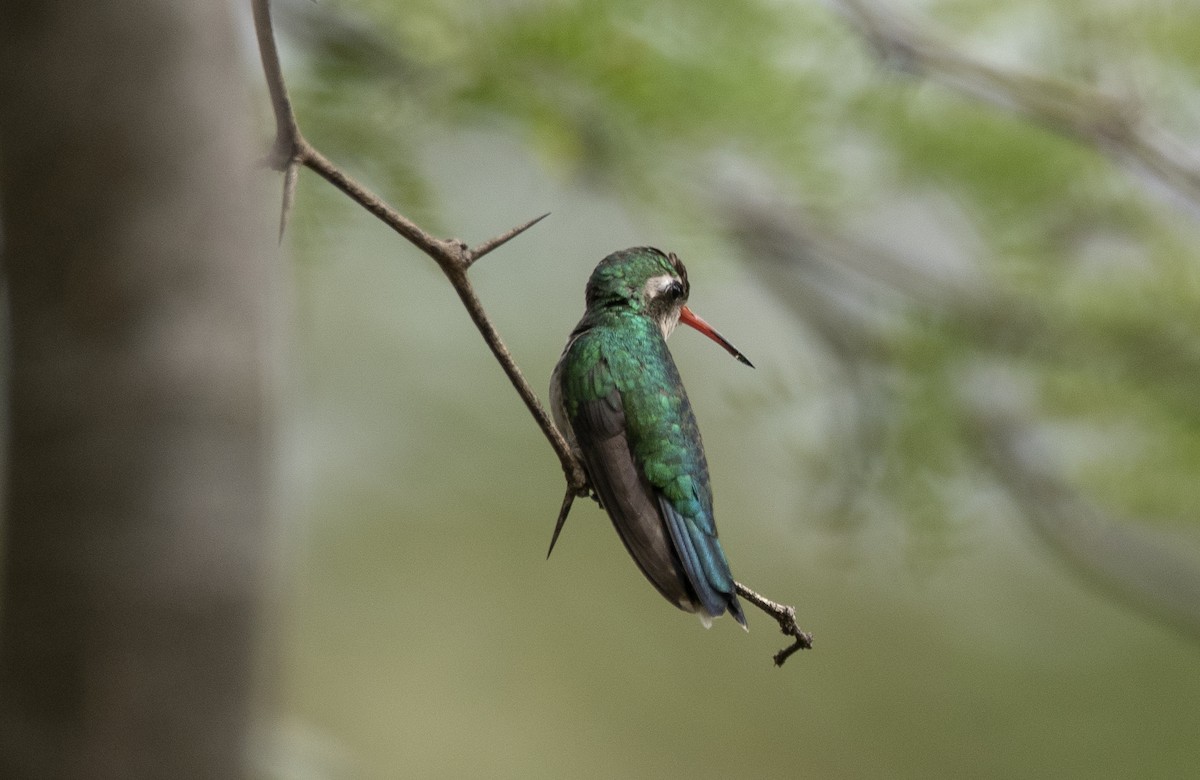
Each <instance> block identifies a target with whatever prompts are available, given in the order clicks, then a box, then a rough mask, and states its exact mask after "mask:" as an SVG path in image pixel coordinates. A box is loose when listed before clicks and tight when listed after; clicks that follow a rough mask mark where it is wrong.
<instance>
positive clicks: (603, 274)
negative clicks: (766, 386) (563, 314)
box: [587, 247, 752, 366]
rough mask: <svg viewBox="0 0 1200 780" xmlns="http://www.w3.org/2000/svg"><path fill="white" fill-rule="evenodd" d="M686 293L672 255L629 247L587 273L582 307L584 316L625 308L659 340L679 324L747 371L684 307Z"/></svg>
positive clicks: (718, 337) (725, 343)
mask: <svg viewBox="0 0 1200 780" xmlns="http://www.w3.org/2000/svg"><path fill="white" fill-rule="evenodd" d="M690 292H691V287H690V286H689V285H688V275H687V268H686V267H685V266H684V265H683V261H682V260H680V259H679V257H678V256H677V255H676V254H675V253H674V252H670V253H664V252H662V251H661V250H659V249H655V248H653V247H634V248H632V249H625V250H622V251H620V252H613V253H612V254H611V255H609V256H608V257H606V258H604V259H603V260H601V261H600V264H599V265H597V266H596V270H594V271H592V276H591V278H590V279H588V283H587V308H588V311H599V310H602V309H608V308H626V309H629V310H631V311H633V312H635V313H638V314H641V315H643V316H645V317H648V318H649V319H650V320H651V321H652V322H654V324H655V325H657V326H658V328H659V330H660V331H662V335H663V338H664V339H665V338H667V337H668V336H670V335H671V332H672V331H673V330H675V326H676V325H678V324H679V323H680V322H683V324H685V325H688V326H690V327H692V328H695V329H696V330H698V331H700V332H701V333H703V334H704V335H705V336H708V337H709V338H710V339H712V340H713V341H715V342H717V343H718V344H720V345H721V346H722V347H724V348H725V349H726V351H728V352H729V354H731V355H733V356H734V357H735V358H737V359H738V360H740V361H741V362H743V363H745V364H746V365H748V366H751V365H752V364H751V363H750V361H749V360H747V359H746V356H745V355H743V354H742V353H741V352H739V351H738V350H737V348H735V347H734V346H733V345H732V344H730V343H729V341H727V340H726V339H725V337H724V336H722V335H721V334H720V333H718V332H717V331H716V330H715V329H714V328H713V327H712V326H711V325H709V324H708V323H707V322H705V321H704V320H702V319H700V317H698V316H696V314H694V313H693V312H692V310H691V309H689V308H688V306H687V302H688V294H689V293H690Z"/></svg>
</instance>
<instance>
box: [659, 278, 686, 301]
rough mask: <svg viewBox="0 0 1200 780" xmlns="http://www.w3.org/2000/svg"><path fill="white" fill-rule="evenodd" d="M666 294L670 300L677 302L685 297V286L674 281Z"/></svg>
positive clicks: (668, 286)
mask: <svg viewBox="0 0 1200 780" xmlns="http://www.w3.org/2000/svg"><path fill="white" fill-rule="evenodd" d="M664 292H665V294H666V297H667V299H668V300H672V301H677V300H679V299H680V298H682V297H683V285H682V284H680V283H679V282H674V281H673V282H671V283H670V284H669V285H667V289H666V290H665V291H664Z"/></svg>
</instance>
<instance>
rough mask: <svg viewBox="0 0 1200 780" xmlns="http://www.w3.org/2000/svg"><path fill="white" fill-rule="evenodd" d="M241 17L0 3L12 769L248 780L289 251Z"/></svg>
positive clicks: (146, 7)
mask: <svg viewBox="0 0 1200 780" xmlns="http://www.w3.org/2000/svg"><path fill="white" fill-rule="evenodd" d="M229 12H230V4H228V3H210V2H195V0H119V1H118V2H88V1H86V0H81V1H78V2H72V1H71V0H0V227H2V230H3V232H2V234H0V239H2V241H3V244H2V246H0V252H2V262H3V270H4V274H5V282H6V285H7V296H8V301H7V303H8V321H9V323H8V324H9V345H8V350H7V351H8V372H7V373H8V385H9V386H8V404H7V415H8V419H7V426H8V436H7V441H8V443H7V466H6V474H5V478H6V480H7V485H6V489H7V495H6V497H5V517H4V539H3V544H2V548H3V549H2V552H3V574H2V580H0V583H2V584H0V599H2V601H0V777H6V778H8V777H11V778H36V777H80V778H82V777H87V778H106V777H112V778H117V777H119V778H140V777H171V778H185V777H203V778H235V777H239V776H244V775H245V774H246V773H247V765H246V761H247V750H246V745H247V735H248V722H249V717H250V699H251V691H252V683H251V668H252V663H253V652H254V645H255V641H254V640H255V638H256V629H255V619H256V616H257V612H258V606H259V599H260V592H261V585H262V580H263V573H264V567H263V559H264V550H265V547H264V544H265V529H266V525H265V519H266V511H265V509H266V503H267V501H266V497H267V487H266V474H267V452H266V445H267V433H268V430H267V423H268V419H269V418H268V415H267V413H266V412H267V403H266V401H267V395H266V389H267V388H266V383H265V381H264V379H265V371H264V368H265V367H266V366H268V365H269V364H270V361H268V360H267V359H266V346H267V343H268V341H267V338H266V335H267V334H266V326H267V314H268V311H269V303H270V292H271V289H272V285H271V283H270V282H271V269H270V267H269V265H268V264H269V262H270V260H271V258H273V256H274V253H273V252H272V251H271V249H270V246H269V244H267V245H264V240H263V239H264V237H265V233H264V231H263V228H264V227H266V226H267V225H268V223H269V221H270V220H269V218H265V219H264V218H260V214H259V211H258V209H257V208H255V207H254V206H255V199H254V198H253V197H252V195H251V187H250V185H251V183H252V181H253V179H252V176H254V175H255V170H254V165H253V161H252V160H253V149H252V143H251V140H250V139H251V136H250V133H249V128H248V124H247V117H248V116H251V115H252V112H251V110H250V106H249V103H248V102H247V101H246V100H245V99H244V98H245V95H244V85H243V78H244V69H243V67H242V66H243V65H244V62H245V57H244V56H239V54H240V53H239V52H238V50H237V46H236V40H235V36H234V30H233V26H232V21H231V19H230V18H229ZM266 240H268V241H269V240H270V239H269V238H267V239H266Z"/></svg>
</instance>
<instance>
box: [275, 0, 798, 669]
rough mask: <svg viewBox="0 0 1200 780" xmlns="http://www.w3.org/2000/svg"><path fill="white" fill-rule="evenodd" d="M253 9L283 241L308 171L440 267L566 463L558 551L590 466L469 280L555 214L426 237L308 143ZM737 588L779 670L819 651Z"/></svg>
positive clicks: (786, 620) (788, 614) (781, 615)
mask: <svg viewBox="0 0 1200 780" xmlns="http://www.w3.org/2000/svg"><path fill="white" fill-rule="evenodd" d="M251 5H252V6H253V8H254V26H255V32H256V34H257V36H258V44H259V52H260V53H261V55H262V61H263V73H264V75H265V76H266V80H267V88H268V90H269V92H270V95H271V105H272V107H273V109H274V111H275V143H274V147H273V150H272V156H271V165H272V167H274V168H276V169H277V170H281V171H283V172H284V194H283V208H282V211H281V215H280V225H279V227H280V237H281V238H282V235H283V230H284V228H285V227H286V225H287V218H288V213H289V212H290V210H291V206H292V202H293V199H294V194H295V187H296V178H297V173H298V169H299V167H300V166H301V165H303V166H304V167H306V168H309V169H311V170H312V171H314V172H315V173H317V174H318V175H319V176H321V178H323V179H325V180H326V181H327V182H329V183H330V184H332V185H333V186H334V187H336V188H337V189H339V190H341V192H342V193H344V194H345V195H346V196H347V197H349V198H350V199H351V200H353V201H354V202H355V203H357V204H358V205H360V206H362V207H363V208H364V209H366V210H367V211H369V212H370V213H372V214H374V215H375V216H376V217H377V218H378V219H379V220H380V221H382V222H383V223H384V224H386V225H387V226H388V227H390V228H392V230H394V231H396V232H397V233H399V234H400V235H401V236H402V237H403V238H404V239H405V240H407V241H408V242H409V243H411V244H412V245H413V246H415V247H417V248H418V249H420V250H421V251H422V252H424V253H425V254H426V255H428V256H429V257H430V258H431V259H432V260H433V261H434V262H435V263H437V265H438V267H439V268H440V269H441V270H442V273H443V274H445V276H446V279H447V280H448V281H449V282H450V285H451V286H452V287H453V288H454V291H455V292H456V293H458V297H459V299H460V300H461V301H462V303H463V306H464V307H465V308H466V310H467V314H468V315H469V316H470V317H471V321H472V322H474V323H475V327H476V328H477V329H478V330H479V333H480V335H481V336H483V340H484V342H486V343H487V345H488V348H489V349H491V351H492V354H493V355H494V356H495V358H496V361H497V362H498V363H500V366H501V368H503V369H504V373H505V374H506V375H507V376H508V379H509V381H510V382H511V383H512V386H513V388H514V389H515V390H516V391H517V395H519V396H520V397H521V400H522V401H524V403H525V406H526V408H527V409H528V410H529V413H530V414H531V415H532V416H533V419H534V421H535V422H536V423H537V425H538V427H539V428H541V430H542V433H543V434H544V435H545V437H546V440H547V441H549V442H550V446H551V447H553V448H554V452H555V454H557V455H558V458H559V461H560V463H561V464H562V469H563V476H564V477H565V479H566V482H567V490H566V495H565V496H564V498H563V504H562V508H561V510H560V511H559V516H558V521H557V524H556V526H555V529H554V538H553V539H552V540H551V542H550V549H551V550H553V549H554V542H555V541H556V540H557V539H558V534H559V532H560V531H561V530H562V526H563V523H564V522H565V521H566V518H567V514H568V513H569V512H570V511H571V505H572V504H573V503H574V500H575V498H576V497H577V496H586V495H588V493H589V492H590V491H589V485H588V479H587V473H586V472H585V471H584V469H583V465H582V464H581V463H580V462H579V460H578V459H577V458H576V457H575V454H574V453H573V452H572V451H571V447H570V445H569V444H568V443H567V440H566V439H565V438H564V437H563V435H562V433H561V432H560V431H559V430H558V428H557V427H556V426H555V425H554V422H553V421H552V420H551V419H550V416H549V415H548V414H546V410H545V408H544V407H543V406H542V403H541V401H540V400H538V397H537V395H536V394H535V393H534V392H533V389H532V388H531V387H530V386H529V383H528V382H527V381H526V380H525V376H524V375H523V374H522V373H521V369H520V368H519V367H518V366H517V363H516V361H515V360H514V359H513V357H512V353H510V352H509V351H508V347H507V346H506V345H505V343H504V341H503V339H501V338H500V334H499V332H498V331H497V330H496V328H495V326H494V325H493V324H492V321H491V319H490V318H489V317H488V315H487V312H486V311H485V310H484V308H483V303H482V302H481V301H480V300H479V296H478V295H476V293H475V288H474V286H473V285H472V284H471V281H470V279H469V278H468V277H467V271H468V270H469V269H470V268H471V266H472V264H474V263H475V261H477V260H479V259H480V258H482V257H483V256H484V255H487V254H488V253H489V252H492V251H493V250H495V249H498V248H499V247H501V246H503V245H504V244H506V243H508V242H509V241H511V240H512V239H514V238H516V237H517V236H519V235H521V234H522V233H524V232H525V231H526V230H528V229H529V228H531V227H533V226H534V225H536V224H537V223H538V222H541V221H542V220H543V219H545V218H546V217H547V216H549V214H543V215H542V216H540V217H537V218H536V219H532V220H529V221H528V222H526V223H524V224H521V225H518V226H516V227H514V228H512V229H510V230H507V231H505V232H504V233H501V234H499V235H497V236H495V237H493V238H490V239H488V240H486V241H483V242H482V243H480V244H478V245H477V246H476V247H475V248H474V249H472V248H471V247H470V246H469V245H468V244H466V243H465V242H463V241H461V240H459V239H454V238H450V239H441V238H437V237H436V236H434V235H432V234H430V233H428V232H426V231H425V230H423V229H422V228H421V227H420V226H419V225H417V224H416V223H415V222H413V221H412V220H410V219H408V218H407V217H405V216H404V215H403V214H401V213H400V212H399V211H397V210H396V209H394V208H393V207H392V206H390V205H389V204H388V203H387V202H386V201H384V200H383V199H382V198H380V197H379V196H378V195H376V194H375V193H373V192H371V191H370V190H369V189H367V188H366V187H364V186H363V185H362V184H360V183H359V182H357V181H356V180H354V179H353V178H351V177H350V176H349V175H347V174H346V173H345V172H344V171H343V170H342V169H341V168H339V167H338V166H336V165H334V164H333V163H332V162H331V161H330V160H329V159H328V158H326V157H325V156H324V155H323V154H321V153H320V152H319V151H318V150H317V149H316V148H315V147H314V146H313V145H312V144H310V143H309V142H308V141H307V140H305V138H304V136H303V135H302V134H301V132H300V127H299V123H298V122H297V120H296V115H295V112H294V110H293V108H292V104H291V100H290V99H289V98H288V94H287V88H286V86H285V83H284V79H283V70H282V68H281V67H280V64H279V54H278V51H277V50H276V47H275V36H274V30H273V27H272V23H271V13H270V7H269V2H268V0H251ZM547 556H549V553H547ZM736 585H737V589H738V593H740V594H742V595H743V596H744V597H745V598H746V599H747V600H749V601H750V602H751V603H752V604H754V605H755V606H757V607H758V608H759V609H762V610H763V611H764V612H767V614H769V615H771V616H772V617H774V618H775V620H776V621H778V622H779V626H780V628H781V629H782V630H783V632H784V633H785V634H787V635H788V636H792V637H795V639H796V642H795V644H793V645H792V646H791V647H789V648H785V649H783V650H781V651H779V652H778V653H776V655H775V663H776V665H778V666H782V665H783V662H784V661H785V660H787V658H788V656H790V655H791V654H792V653H794V652H796V651H797V650H799V649H801V648H807V647H812V637H811V636H810V635H809V634H806V633H805V632H803V631H801V630H800V629H799V627H797V626H796V620H795V617H796V610H795V609H794V608H793V607H787V606H782V605H780V604H776V603H775V602H773V601H771V600H770V599H767V598H764V597H763V596H760V595H759V594H757V593H755V592H754V591H752V590H750V589H749V588H747V587H746V586H744V585H742V584H741V583H736Z"/></svg>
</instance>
